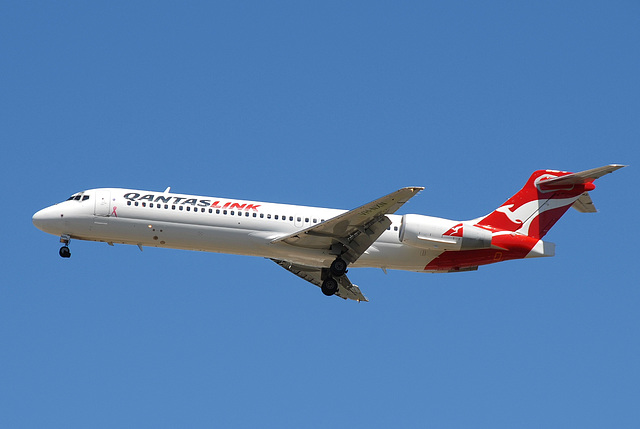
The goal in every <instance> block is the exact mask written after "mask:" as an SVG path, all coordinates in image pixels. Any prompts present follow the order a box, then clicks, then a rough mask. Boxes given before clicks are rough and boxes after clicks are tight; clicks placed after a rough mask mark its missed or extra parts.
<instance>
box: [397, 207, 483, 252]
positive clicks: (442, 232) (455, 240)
mask: <svg viewBox="0 0 640 429" xmlns="http://www.w3.org/2000/svg"><path fill="white" fill-rule="evenodd" d="M400 241H402V242H403V243H405V244H408V245H410V246H414V247H419V248H422V249H430V250H472V249H487V248H490V247H491V232H490V231H487V230H486V229H482V228H478V227H477V226H474V225H472V224H469V223H466V222H459V221H455V220H449V219H442V218H438V217H431V216H423V215H417V214H407V215H404V216H402V227H401V228H400Z"/></svg>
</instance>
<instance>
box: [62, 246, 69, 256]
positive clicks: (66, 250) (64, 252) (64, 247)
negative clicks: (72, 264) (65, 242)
mask: <svg viewBox="0 0 640 429" xmlns="http://www.w3.org/2000/svg"><path fill="white" fill-rule="evenodd" d="M60 256H62V257H63V258H69V257H71V251H70V250H69V248H68V247H67V246H62V247H61V248H60Z"/></svg>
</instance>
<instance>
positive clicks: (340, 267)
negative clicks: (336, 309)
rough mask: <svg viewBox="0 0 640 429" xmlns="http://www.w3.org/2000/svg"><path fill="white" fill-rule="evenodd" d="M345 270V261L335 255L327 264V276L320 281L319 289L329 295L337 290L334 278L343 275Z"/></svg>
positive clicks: (336, 281) (336, 282)
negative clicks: (329, 264) (329, 263)
mask: <svg viewBox="0 0 640 429" xmlns="http://www.w3.org/2000/svg"><path fill="white" fill-rule="evenodd" d="M346 272H347V263H346V262H345V260H344V259H342V258H341V257H339V256H338V257H337V258H336V259H335V261H333V262H332V263H331V266H329V270H328V272H327V277H326V278H325V279H324V281H323V282H322V286H321V287H320V289H321V290H322V293H323V294H325V295H327V296H331V295H335V294H336V292H338V280H337V279H336V278H338V277H341V276H343V275H345V274H346Z"/></svg>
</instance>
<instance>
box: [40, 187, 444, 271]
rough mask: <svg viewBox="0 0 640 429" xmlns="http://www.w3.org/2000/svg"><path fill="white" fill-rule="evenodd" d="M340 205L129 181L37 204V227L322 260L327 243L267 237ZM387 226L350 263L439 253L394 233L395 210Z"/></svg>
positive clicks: (375, 263) (387, 263) (397, 225)
mask: <svg viewBox="0 0 640 429" xmlns="http://www.w3.org/2000/svg"><path fill="white" fill-rule="evenodd" d="M344 212H345V210H336V209H327V208H318V207H306V206H295V205H288V204H275V203H264V202H256V201H243V200H236V199H228V198H217V197H203V196H195V195H183V194H175V193H163V192H152V191H143V190H134V189H118V188H101V189H92V190H87V191H84V192H81V193H79V194H76V195H75V196H73V197H72V198H71V199H69V200H67V201H64V202H61V203H58V204H55V205H53V206H50V207H47V208H45V209H43V210H40V211H39V212H37V213H36V214H35V215H34V216H33V222H34V224H35V225H36V226H37V227H38V228H40V229H41V230H43V231H45V232H48V233H50V234H54V235H59V236H68V237H69V238H71V239H79V240H90V241H100V242H106V243H109V244H114V243H121V244H133V245H138V246H151V247H165V248H173V249H186V250H200V251H206V252H219V253H230V254H238V255H251V256H260V257H265V258H273V259H281V260H287V261H290V262H293V263H297V264H302V265H311V266H325V267H327V266H329V265H330V264H331V261H333V260H334V259H335V254H331V253H330V252H329V251H328V250H326V249H308V248H301V247H297V246H293V245H290V244H286V243H282V242H280V243H272V241H273V240H275V239H277V238H279V237H282V236H285V235H288V234H292V233H294V232H296V231H300V230H302V229H304V228H308V227H311V226H313V225H316V224H318V223H320V222H323V221H325V220H327V219H330V218H332V217H335V216H337V215H339V214H341V213H344ZM387 217H388V218H389V219H390V220H391V222H392V223H391V226H390V227H389V228H388V229H387V230H386V231H385V232H384V233H383V234H382V235H381V236H380V237H379V238H378V240H377V241H375V242H374V244H373V245H372V246H370V247H369V248H368V250H367V251H366V252H365V253H364V254H363V255H362V256H361V257H360V258H359V259H358V260H357V261H356V262H355V263H353V264H352V265H351V266H353V267H380V268H385V269H398V270H409V271H422V272H424V271H425V266H426V265H427V264H428V263H429V262H430V261H431V260H433V259H434V258H436V257H437V256H438V255H440V254H441V253H442V251H441V250H430V249H421V248H416V247H412V246H408V245H406V244H403V243H402V242H401V241H400V235H399V234H400V229H401V223H402V216H400V215H387Z"/></svg>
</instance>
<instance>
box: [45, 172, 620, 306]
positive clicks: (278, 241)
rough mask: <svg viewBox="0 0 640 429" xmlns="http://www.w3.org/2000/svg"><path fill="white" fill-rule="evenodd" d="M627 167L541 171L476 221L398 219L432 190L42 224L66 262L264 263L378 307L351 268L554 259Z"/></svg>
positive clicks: (120, 209) (190, 198)
mask: <svg viewBox="0 0 640 429" xmlns="http://www.w3.org/2000/svg"><path fill="white" fill-rule="evenodd" d="M622 167H625V166H624V165H620V164H610V165H606V166H603V167H599V168H594V169H591V170H586V171H582V172H579V173H569V172H565V171H556V170H538V171H535V172H534V173H533V174H532V175H531V177H530V178H529V180H528V181H527V182H526V184H525V185H524V187H523V188H522V189H521V190H520V191H518V192H517V193H516V194H515V195H513V196H512V197H511V198H509V199H508V200H507V201H506V202H505V203H504V204H502V205H501V206H500V207H498V208H497V209H495V210H494V211H493V212H491V213H489V214H488V215H486V216H482V217H479V218H476V219H472V220H466V221H458V220H450V219H442V218H437V217H432V216H425V215H420V214H404V215H396V214H394V213H395V212H396V211H397V210H398V209H400V207H402V205H403V204H405V203H406V202H407V201H409V199H411V198H412V197H414V196H415V195H416V194H417V193H418V192H420V191H421V190H423V189H424V188H423V187H418V186H411V187H405V188H401V189H399V190H397V191H395V192H392V193H391V194H389V195H386V196H384V197H382V198H378V199H376V200H374V201H372V202H370V203H368V204H365V205H363V206H360V207H358V208H355V209H353V210H348V211H346V210H336V209H330V208H320V207H306V206H297V205H289V204H276V203H266V202H257V201H245V200H238V199H232V198H231V199H230V198H218V197H206V196H197V195H185V194H176V193H173V192H171V188H170V187H168V188H166V189H165V190H164V191H163V192H155V191H144V190H136V189H121V188H100V189H89V190H86V191H82V192H78V193H76V194H73V195H72V196H71V197H69V199H68V200H66V201H63V202H61V203H58V204H55V205H53V206H50V207H47V208H44V209H42V210H40V211H38V212H37V213H35V214H34V215H33V223H34V225H35V226H36V227H37V228H39V229H41V230H42V231H44V232H47V233H49V234H53V235H57V236H59V237H60V242H61V243H62V244H63V246H62V247H61V248H60V251H59V254H60V256H61V257H63V258H69V257H70V256H71V252H70V250H69V242H70V241H71V239H74V240H89V241H98V242H106V243H107V244H109V245H111V246H113V245H114V244H131V245H137V246H138V247H139V248H140V250H142V249H143V247H144V246H148V247H162V248H171V249H186V250H199V251H205V252H218V253H229V254H238V255H250V256H260V257H264V258H268V259H271V260H272V261H274V262H275V263H276V264H278V265H280V266H281V267H283V268H284V269H286V270H288V271H290V272H292V273H293V274H295V275H297V276H298V277H301V278H302V279H304V280H307V281H308V282H310V283H312V284H314V285H316V286H319V287H320V289H321V291H322V293H324V294H325V295H327V296H332V295H336V296H338V297H341V298H343V299H351V300H355V301H368V300H367V298H366V297H365V296H364V295H363V294H362V292H361V291H360V288H359V287H358V286H356V285H355V284H353V283H351V281H350V280H349V278H348V276H347V275H346V273H347V271H348V268H350V267H353V268H358V267H376V268H381V269H382V270H383V271H384V272H385V273H386V272H387V270H388V269H391V270H406V271H415V272H432V273H452V272H463V271H473V270H477V269H478V267H479V266H480V265H487V264H493V263H496V262H502V261H507V260H513V259H522V258H534V257H545V256H554V254H555V245H554V244H553V243H550V242H545V241H542V238H543V237H544V236H545V234H547V232H549V230H550V229H551V227H552V226H553V225H554V224H555V223H556V221H558V219H560V217H561V216H562V215H563V214H564V213H565V212H566V211H567V210H568V209H569V208H570V207H573V208H575V209H577V210H578V211H579V212H582V213H592V212H596V209H595V206H594V204H593V202H592V200H591V197H590V195H589V192H590V191H592V190H593V189H595V185H594V183H593V182H594V180H595V179H598V178H600V177H602V176H604V175H605V174H608V173H612V172H614V171H616V170H618V169H620V168H622Z"/></svg>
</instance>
